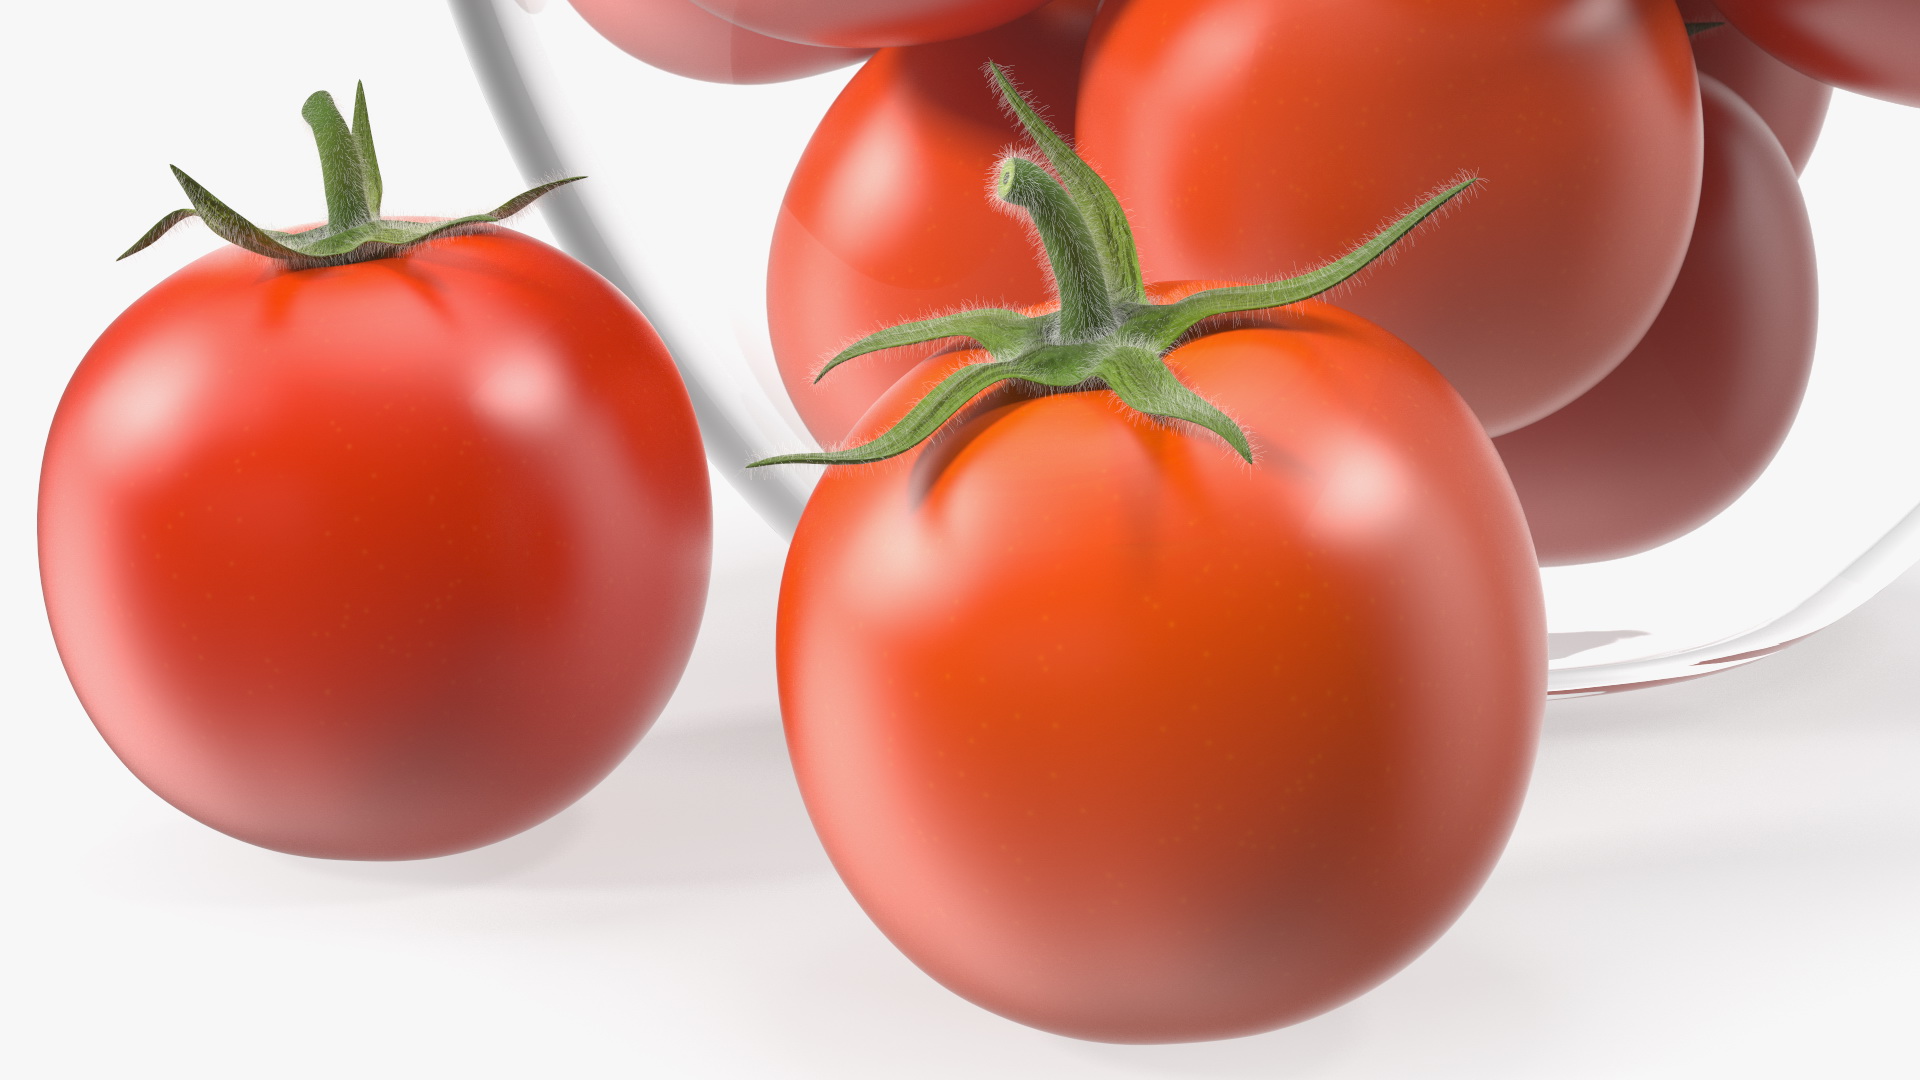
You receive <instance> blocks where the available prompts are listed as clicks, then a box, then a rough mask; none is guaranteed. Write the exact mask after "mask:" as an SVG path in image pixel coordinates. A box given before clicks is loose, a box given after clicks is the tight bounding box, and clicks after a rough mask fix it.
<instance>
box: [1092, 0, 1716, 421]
mask: <svg viewBox="0 0 1920 1080" xmlns="http://www.w3.org/2000/svg"><path fill="white" fill-rule="evenodd" d="M1248 133H1258V135H1259V137H1257V138H1247V137H1246V136H1247V134H1248ZM1079 135H1080V146H1081V149H1082V151H1083V153H1084V154H1085V155H1086V157H1087V159H1088V161H1090V162H1091V163H1092V164H1093V165H1094V166H1095V167H1096V168H1098V169H1100V170H1101V171H1102V172H1103V173H1105V174H1106V176H1107V178H1108V180H1109V181H1110V182H1111V183H1112V185H1113V187H1114V190H1115V191H1116V192H1117V193H1118V194H1119V196H1120V199H1121V201H1122V202H1123V203H1124V204H1125V205H1126V207H1127V210H1128V213H1129V214H1131V215H1132V217H1133V219H1134V224H1135V227H1136V228H1137V229H1138V231H1139V234H1140V237H1141V241H1140V247H1141V256H1142V260H1143V263H1144V265H1145V268H1146V272H1147V275H1148V277H1149V278H1161V279H1172V278H1225V279H1236V280H1267V279H1272V278H1277V277H1284V276H1286V275H1288V274H1292V273H1298V272H1299V271H1301V270H1304V269H1305V268H1307V267H1309V266H1313V265H1316V264H1318V263H1320V262H1323V261H1325V260H1326V259H1328V258H1331V257H1332V256H1334V255H1335V254H1337V253H1338V252H1339V251H1341V250H1342V249H1343V248H1344V246H1345V245H1347V244H1349V243H1351V242H1352V241H1353V239H1354V238H1355V237H1357V236H1364V235H1366V234H1367V233H1369V232H1371V231H1373V230H1375V229H1377V228H1379V227H1380V226H1381V225H1383V224H1384V223H1385V222H1387V221H1390V220H1392V219H1393V218H1394V217H1395V216H1396V214H1397V213H1398V211H1399V210H1400V209H1402V208H1404V207H1406V206H1408V205H1410V204H1412V203H1414V202H1416V201H1418V200H1419V199H1420V198H1421V197H1422V196H1423V195H1424V194H1426V193H1428V192H1430V191H1431V190H1432V189H1433V187H1434V186H1435V185H1436V183H1439V182H1441V181H1444V180H1445V179H1446V178H1447V177H1449V176H1454V175H1458V174H1460V173H1462V172H1469V171H1470V172H1472V173H1475V174H1477V175H1479V176H1481V177H1484V178H1485V179H1486V181H1487V183H1486V185H1485V188H1484V190H1483V191H1481V192H1479V193H1478V194H1477V195H1476V197H1475V199H1474V201H1473V202H1472V204H1471V206H1470V207H1469V208H1467V209H1470V211H1471V212H1467V209H1463V210H1462V211H1461V212H1460V213H1457V214H1455V215H1452V216H1451V217H1450V218H1449V220H1448V221H1447V224H1446V228H1444V229H1435V230H1432V231H1431V232H1430V233H1427V234H1425V235H1422V236H1421V237H1420V238H1418V239H1417V241H1416V242H1414V243H1413V244H1411V245H1408V246H1405V248H1404V250H1402V251H1400V252H1399V253H1398V254H1397V256H1396V259H1395V261H1394V264H1393V266H1392V268H1391V273H1388V272H1386V271H1385V270H1381V271H1379V272H1376V273H1374V274H1372V275H1370V276H1369V277H1368V278H1367V279H1366V280H1365V281H1362V282H1360V283H1358V284H1357V285H1354V286H1352V287H1351V288H1350V289H1347V290H1344V291H1343V292H1342V293H1341V294H1340V297H1339V302H1340V303H1341V304H1342V305H1344V306H1347V307H1350V308H1352V309H1353V310H1355V311H1356V312H1358V313H1360V314H1362V315H1365V316H1367V317H1368V318H1370V319H1373V320H1374V321H1376V322H1378V323H1379V324H1381V325H1382V326H1384V327H1385V328H1386V329H1388V330H1389V331H1391V332H1393V333H1395V334H1397V335H1399V336H1400V337H1402V338H1404V339H1405V340H1406V341H1408V342H1409V343H1410V344H1412V345H1413V346H1414V347H1415V348H1416V349H1418V350H1420V352H1421V353H1422V355H1424V356H1426V357H1427V358H1428V359H1429V360H1430V361H1432V363H1433V364H1434V365H1435V366H1436V367H1438V368H1439V369H1440V370H1441V371H1442V372H1443V373H1444V374H1445V375H1446V376H1447V378H1449V379H1450V380H1452V381H1453V384H1454V386H1455V387H1456V388H1458V389H1459V391H1460V393H1461V394H1462V396H1464V397H1465V398H1466V399H1467V402H1468V403H1469V404H1470V405H1471V406H1472V407H1473V409H1474V411H1475V412H1476V413H1477V414H1478V415H1479V417H1480V420H1481V422H1482V423H1483V424H1484V425H1485V426H1486V428H1487V430H1488V431H1489V432H1492V433H1496V434H1497V433H1500V432H1503V431H1509V430H1512V429H1513V428H1516V427H1520V426H1522V425H1524V424H1527V423H1530V422H1532V421H1534V420H1537V419H1539V418H1540V417H1542V416H1545V415H1546V414H1548V413H1550V412H1552V411H1553V410H1554V409H1556V408H1559V407H1560V406H1561V405H1564V404H1566V403H1567V402H1568V401H1571V400H1573V399H1574V398H1575V397H1577V396H1579V394H1580V393H1581V392H1582V391H1584V390H1586V389H1587V388H1588V387H1590V386H1592V385H1593V384H1594V383H1596V382H1598V381H1599V380H1600V379H1601V378H1602V377H1603V376H1605V375H1606V373H1607V372H1608V371H1611V370H1612V369H1613V366H1614V365H1615V364H1617V363H1619V362H1620V360H1621V359H1622V358H1624V357H1625V356H1626V355H1627V353H1628V352H1630V351H1631V350H1632V348H1633V346H1634V344H1635V343H1636V342H1637V341H1639V340H1640V337H1641V336H1642V335H1643V334H1644V333H1645V332H1646V328H1647V326H1648V325H1649V324H1650V323H1651V322H1652V321H1653V318H1654V316H1655V315H1656V314H1657V313H1658V312H1659V310H1660V305H1661V303H1662V301H1663V300H1664V299H1665V298H1666V295H1667V291H1668V290H1669V288H1671V286H1672V284H1673V279H1674V276H1675V275H1676V274H1677V273H1678V272H1679V268H1680V262H1681V259H1682V258H1683V257H1684V255H1685V253H1686V244H1687V237H1688V235H1689V234H1690V231H1691V229H1692V224H1693V214H1694V210H1695V207H1696V203H1697V201H1698V196H1699V184H1700V152H1701V151H1700V104H1699V91H1698V87H1697V84H1696V82H1695V77H1694V66H1693V58H1692V54H1691V52H1690V51H1689V49H1688V47H1687V38H1686V32H1685V29H1684V26H1683V24H1682V22H1681V19H1680V15H1679V12H1678V10H1677V9H1676V8H1675V6H1674V4H1673V2H1672V0H1507V2H1502V3H1476V4H1461V3H1434V2H1430V0H1429V2H1409V0H1115V2H1111V3H1108V4H1107V5H1106V6H1105V7H1104V8H1103V9H1102V10H1101V13H1100V17H1099V20H1098V21H1097V23H1096V24H1095V27H1094V30H1093V36H1092V38H1091V40H1090V41H1089V43H1088V47H1087V54H1086V61H1085V68H1084V71H1083V74H1082V78H1081V93H1080V104H1079Z"/></svg>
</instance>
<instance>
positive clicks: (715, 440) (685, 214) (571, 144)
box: [451, 0, 1920, 695]
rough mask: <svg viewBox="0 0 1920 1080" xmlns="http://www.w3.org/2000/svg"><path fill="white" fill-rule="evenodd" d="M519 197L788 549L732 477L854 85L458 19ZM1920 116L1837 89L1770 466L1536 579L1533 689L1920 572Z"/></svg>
mask: <svg viewBox="0 0 1920 1080" xmlns="http://www.w3.org/2000/svg"><path fill="white" fill-rule="evenodd" d="M451 2H452V6H453V9H454V13H455V17H456V21H457V22H458V25H459V27H460V32H461V35H462V37H463V40H464V42H465V44H466V47H467V51H468V54H469V56H470V58H471V59H472V62H473V66H474V69H475V72H476V73H477V74H478V76H479V78H480V80H481V83H482V85H483V87H484V89H485V91H486V94H487V98H488V101H489V103H490V104H491V105H492V107H493V110H494V114H495V118H496V119H497V120H498V122H499V125H500V129H501V132H502V134H503V136H504V137H505V138H506V141H507V143H508V145H509V147H510V149H511V150H512V151H513V154H514V157H515V160H516V161H517V162H518V163H519V166H520V168H521V170H522V172H523V173H524V174H525V177H526V180H527V182H528V183H530V184H531V183H535V182H539V181H542V180H548V179H552V178H555V177H558V176H567V175H574V174H576V173H584V174H587V175H588V176H589V177H590V178H591V179H590V180H589V181H588V182H586V183H583V184H579V185H574V186H572V187H569V188H566V189H564V190H562V191H560V192H556V193H555V194H552V195H549V196H548V197H547V198H546V199H545V200H544V201H543V202H542V203H541V204H540V206H541V209H542V212H543V213H544V214H545V215H546V219H547V221H548V223H549V225H550V226H551V227H552V230H553V232H554V234H555V236H556V237H557V238H558V239H559V240H560V242H561V244H562V246H564V247H566V248H567V249H568V250H569V251H571V252H572V253H573V254H574V255H575V256H576V257H578V258H580V259H581V260H583V261H584V262H586V263H588V264H589V265H591V266H593V267H594V268H595V269H597V270H599V271H600V272H601V273H602V274H603V275H605V276H606V277H607V278H608V279H610V280H611V281H613V282H614V283H615V284H616V285H618V286H619V287H621V288H622V289H624V290H625V291H626V292H627V293H628V294H629V295H630V296H632V297H633V298H634V300H635V301H636V302H637V303H639V305H640V306H641V308H642V309H643V310H645V311H646V312H647V315H648V317H649V318H650V319H652V320H653V322H654V325H655V326H656V328H658V329H659V331H660V333H661V336H662V337H663V338H665V339H666V341H667V343H668V345H669V347H670V348H671V349H672V350H673V353H674V355H675V356H676V357H677V358H678V359H679V361H680V364H681V367H682V369H683V372H684V373H685V375H686V379H687V384H688V389H689V390H690V392H691V393H692V395H693V398H694V404H695V408H696V410H697V411H698V413H699V414H700V421H701V430H702V432H703V434H704V435H705V437H706V440H707V448H708V454H709V457H710V458H711V459H712V460H713V462H714V464H715V466H716V468H717V469H718V471H719V472H720V473H721V474H722V475H723V476H726V477H727V478H728V479H729V480H731V481H732V482H733V484H734V485H735V486H736V487H737V488H738V489H739V490H740V491H741V493H742V494H743V495H744V496H745V497H746V499H747V501H748V502H749V503H750V504H751V505H752V506H753V507H754V508H755V509H756V510H757V511H759V513H760V514H761V515H762V516H763V517H764V518H766V520H767V521H768V523H769V524H770V525H772V526H773V527H774V528H775V529H777V530H779V531H780V532H781V533H783V534H791V532H792V530H793V527H794V524H795V523H796V522H797V521H798V520H799V516H800V510H801V508H802V507H803V506H804V505H805V502H806V497H807V494H808V492H809V491H810V490H811V489H812V486H813V484H814V482H815V481H816V480H817V479H818V471H817V470H813V469H808V468H805V467H788V468H782V469H768V470H755V471H752V472H749V471H748V470H746V469H744V468H742V467H741V466H742V465H743V464H744V463H745V462H747V461H750V460H753V459H755V458H758V457H763V456H766V455H769V454H773V453H779V452H789V451H794V450H801V449H808V448H811V447H813V446H814V443H813V441H812V439H811V438H810V437H809V436H808V435H807V434H806V429H805V428H804V427H803V426H802V425H801V423H800V420H799V418H798V416H797V415H796V414H795V413H794V411H793V408H792V406H791V405H790V404H789V403H788V402H787V399H786V394H785V391H784V390H783V389H782V387H781V383H780V377H779V374H778V371H777V369H776V368H775V365H774V361H773V354H772V348H771V345H770V344H769V341H768V334H767V325H766V312H765V307H764V303H763V298H764V289H765V269H766V252H767V249H768V244H769V240H770V238H771V236H772V232H773V223H774V218H775V214H776V212H777V210H778V207H779V204H780V199H781V196H782V194H783V192H784V191H785V187H786V181H787V177H788V175H789V174H790V173H791V172H792V170H793V167H794V164H795V163H796V162H797V161H798V159H799V157H800V153H801V151H802V150H803V148H804V147H805V145H806V141H807V138H808V136H809V135H810V134H811V132H812V129H813V126H814V124H815V123H816V122H817V121H818V119H819V118H820V116H821V114H822V113H824V112H825V111H826V109H827V107H828V106H829V105H830V104H831V103H832V101H833V98H834V96H835V95H836V94H837V93H838V92H839V90H840V88H841V87H842V86H843V85H844V84H845V83H846V81H847V79H848V78H850V77H851V75H852V72H853V70H854V69H853V68H844V69H841V70H839V71H834V72H829V73H826V74H824V75H816V76H813V77H810V78H806V79H800V80H796V81H793V82H784V83H776V84H770V85H763V86H734V85H722V84H713V83H703V82H696V81H694V80H691V79H685V78H681V77H678V76H675V75H670V74H667V73H665V72H662V71H658V70H656V69H654V68H650V67H648V66H646V65H644V64H642V63H640V62H638V61H636V60H634V59H632V58H631V57H629V56H627V55H626V54H625V53H623V52H621V51H620V50H619V49H617V48H615V47H614V46H613V45H611V44H609V43H608V42H607V41H605V40H604V39H602V38H601V37H600V36H599V35H597V34H596V33H594V31H593V30H592V29H591V28H589V27H588V26H587V25H586V24H585V22H583V21H582V20H581V19H580V18H579V16H577V15H575V14H574V12H573V11H572V9H571V8H569V7H568V6H567V5H566V4H565V3H563V2H553V3H546V2H544V0H451ZM1916 176H1920V110H1916V109H1908V108H1903V107H1901V106H1897V105H1891V104H1886V103H1884V102H1878V101H1873V100H1870V99H1866V98H1861V97H1856V96H1853V95H1850V94H1846V93H1844V92H1836V93H1835V95H1834V100H1833V107H1832V110H1831V112H1830V113H1829V115H1828V119H1827V125H1826V130H1825V133H1824V134H1823V136H1822V139H1821V144H1820V146H1819V148H1818V149H1817V150H1816V151H1815V153H1814V155H1813V159H1812V161H1811V162H1810V163H1809V164H1808V166H1807V169H1806V172H1805V174H1804V176H1803V177H1802V188H1803V190H1804V192H1805V194H1806V198H1807V204H1808V210H1809V213H1810V215H1811V217H1812V221H1813V227H1814V233H1815V241H1816V245H1817V247H1818V250H1819V260H1820V264H1819V265H1820V276H1821V282H1820V289H1821V300H1820V343H1819V347H1818V350H1817V352H1816V355H1815V360H1814V366H1813V373H1812V377H1811V380H1810V382H1809V384H1808V387H1807V393H1806V398H1805V401H1804V403H1803V405H1802V407H1801V411H1800V415H1799V417H1798V419H1797V420H1796V421H1795V423H1794V426H1793V428H1792V430H1791V432H1790V433H1789V435H1788V437H1787V440H1786V442H1785V444H1784V445H1783V446H1782V448H1781V449H1780V452H1779V454H1778V455H1777V456H1776V457H1775V458H1774V460H1773V462H1772V464H1771V465H1770V466H1769V467H1768V468H1767V470H1766V472H1765V473H1764V474H1763V475H1762V476H1761V477H1760V479H1759V480H1758V481H1757V482H1756V483H1755V484H1754V485H1753V487H1752V488H1751V489H1749V490H1748V491H1747V492H1746V493H1745V494H1744V495H1743V496H1741V498H1740V499H1738V500H1737V501H1736V502H1735V503H1734V504H1733V505H1732V506H1730V507H1729V508H1728V509H1727V510H1725V511H1724V512H1722V513H1721V514H1720V515H1718V516H1717V517H1715V518H1714V519H1713V520H1711V521H1709V522H1707V523H1706V524H1705V525H1703V526H1701V527H1700V528H1698V529H1696V530H1694V531H1693V532H1691V533H1689V534H1687V535H1685V536H1682V537H1680V538H1679V539H1676V540H1674V541H1672V542H1670V543H1668V544H1665V545H1663V546H1661V547H1658V548H1655V549H1653V550H1651V551H1647V552H1644V553H1642V554H1639V555H1634V556H1631V557H1628V558H1622V559H1615V560H1611V561H1607V562H1599V563H1589V564H1585V565H1579V566H1563V567H1553V568H1548V569H1545V570H1542V572H1541V577H1542V580H1543V582H1544V585H1545V589H1546V596H1547V620H1548V628H1549V630H1550V632H1551V636H1550V641H1549V654H1550V657H1551V660H1550V666H1549V675H1548V688H1549V692H1550V693H1552V694H1555V695H1577V694H1590V693H1603V692H1607V691H1611V690H1624V689H1631V688H1635V687H1641V686H1649V685H1654V684H1658V683H1665V682H1673V681H1678V680H1683V679H1690V678H1697V677H1700V676H1702V675H1707V674H1711V673H1713V672H1717V671H1724V670H1726V669H1728V668H1730V667H1736V666H1739V665H1742V664H1746V663H1749V662H1751V661H1753V660H1755V659H1758V658H1760V657H1762V656H1765V655H1767V654H1768V653H1770V652H1774V651H1776V650H1778V649H1780V648H1783V647H1785V646H1786V645H1788V644H1791V643H1792V642H1794V641H1797V640H1799V639H1800V638H1803V637H1805V636H1807V635H1809V634H1811V633H1813V632H1815V631H1817V630H1819V629H1821V628H1823V627H1825V626H1827V625H1829V624H1831V623H1832V622H1834V621H1835V620H1837V619H1839V618H1840V617H1841V616H1843V615H1845V614H1847V613H1848V612H1850V611H1852V610H1853V609H1854V608H1855V607H1857V606H1859V605H1860V604H1861V603H1863V602H1864V601H1865V600H1866V599H1867V598H1868V597H1870V596H1872V595H1873V594H1874V593H1876V592H1878V591H1879V590H1880V589H1882V588H1884V587H1885V586H1886V585H1888V584H1890V583H1891V582H1892V581H1893V580H1894V579H1895V578H1897V577H1899V576H1900V574H1901V573H1903V572H1904V571H1905V570H1906V569H1907V568H1909V567H1910V566H1912V565H1913V564H1914V563H1915V562H1916V561H1920V423H1916V422H1915V420H1914V417H1913V413H1914V411H1915V409H1914V404H1913V403H1914V402H1915V401H1920V347H1916V345H1915V337H1914V334H1913V332H1912V330H1911V329H1910V328H1909V325H1908V320H1907V319H1906V318H1904V316H1905V315H1906V313H1907V312H1908V310H1909V309H1910V306H1911V305H1912V299H1911V298H1912V296H1913V295H1914V293H1915V291H1916V289H1920V270H1917V269H1916V268H1915V262H1914V260H1913V259H1912V258H1910V257H1906V256H1905V254H1904V253H1905V252H1906V251H1907V250H1909V249H1914V248H1916V247H1920V218H1916V217H1915V216H1914V215H1910V214H1903V213H1900V212H1899V208H1901V207H1902V206H1904V205H1905V203H1904V200H1905V198H1906V197H1907V196H1908V189H1909V186H1910V184H1911V182H1912V180H1911V178H1913V177H1916Z"/></svg>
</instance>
